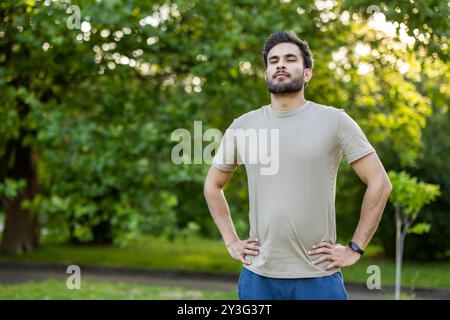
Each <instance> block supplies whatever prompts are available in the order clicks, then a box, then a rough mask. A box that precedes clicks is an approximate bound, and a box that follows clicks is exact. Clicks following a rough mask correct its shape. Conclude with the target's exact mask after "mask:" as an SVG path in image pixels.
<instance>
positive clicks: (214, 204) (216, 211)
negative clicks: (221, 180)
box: [204, 187, 239, 246]
mask: <svg viewBox="0 0 450 320" xmlns="http://www.w3.org/2000/svg"><path fill="white" fill-rule="evenodd" d="M204 195H205V199H206V202H207V204H208V208H209V212H210V213H211V216H212V217H213V220H214V222H215V224H216V226H217V228H218V229H219V232H220V234H221V235H222V239H223V241H224V242H225V245H227V246H228V245H229V244H231V243H233V242H235V241H237V240H239V237H238V236H237V233H236V229H235V228H234V224H233V220H232V218H231V213H230V208H229V207H228V203H227V200H226V198H225V195H224V193H223V190H222V189H221V188H218V187H209V188H206V189H205V191H204Z"/></svg>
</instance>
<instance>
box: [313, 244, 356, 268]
mask: <svg viewBox="0 0 450 320" xmlns="http://www.w3.org/2000/svg"><path fill="white" fill-rule="evenodd" d="M319 253H322V254H323V256H321V257H320V258H317V259H316V260H314V261H313V264H318V263H321V262H323V261H330V262H331V263H330V264H329V265H327V266H326V267H325V268H324V269H325V271H329V270H331V269H333V268H340V267H349V266H351V265H354V264H355V263H356V262H357V261H358V260H359V259H360V258H361V255H360V254H359V253H357V252H355V251H353V250H352V249H351V248H350V247H348V246H343V245H341V244H335V245H332V244H330V243H328V242H320V243H318V244H316V245H314V246H313V247H312V250H310V251H308V255H310V256H313V255H316V254H319Z"/></svg>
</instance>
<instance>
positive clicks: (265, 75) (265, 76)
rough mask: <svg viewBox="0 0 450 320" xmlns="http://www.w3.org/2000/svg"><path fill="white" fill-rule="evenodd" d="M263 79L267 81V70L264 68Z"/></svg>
mask: <svg viewBox="0 0 450 320" xmlns="http://www.w3.org/2000/svg"><path fill="white" fill-rule="evenodd" d="M264 81H266V82H267V70H266V71H264Z"/></svg>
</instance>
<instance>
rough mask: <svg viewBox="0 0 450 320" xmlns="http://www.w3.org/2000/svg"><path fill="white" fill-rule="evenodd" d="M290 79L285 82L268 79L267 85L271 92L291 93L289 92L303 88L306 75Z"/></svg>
mask: <svg viewBox="0 0 450 320" xmlns="http://www.w3.org/2000/svg"><path fill="white" fill-rule="evenodd" d="M288 79H290V81H289V80H285V81H283V82H278V83H275V81H276V79H273V80H269V81H267V80H266V87H267V90H269V92H270V93H273V94H280V93H289V92H299V91H302V90H303V85H304V84H305V79H304V75H303V74H302V75H300V76H299V77H298V78H291V77H289V78H288Z"/></svg>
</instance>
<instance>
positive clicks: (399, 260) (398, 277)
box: [395, 204, 405, 300]
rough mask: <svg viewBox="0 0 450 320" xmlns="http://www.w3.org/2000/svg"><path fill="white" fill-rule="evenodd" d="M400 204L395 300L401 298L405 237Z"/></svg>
mask: <svg viewBox="0 0 450 320" xmlns="http://www.w3.org/2000/svg"><path fill="white" fill-rule="evenodd" d="M400 210H401V209H400V206H399V204H397V205H396V206H395V227H396V238H395V300H400V293H401V279H402V260H403V243H404V239H405V237H404V236H403V234H402V219H401V212H400Z"/></svg>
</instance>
